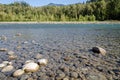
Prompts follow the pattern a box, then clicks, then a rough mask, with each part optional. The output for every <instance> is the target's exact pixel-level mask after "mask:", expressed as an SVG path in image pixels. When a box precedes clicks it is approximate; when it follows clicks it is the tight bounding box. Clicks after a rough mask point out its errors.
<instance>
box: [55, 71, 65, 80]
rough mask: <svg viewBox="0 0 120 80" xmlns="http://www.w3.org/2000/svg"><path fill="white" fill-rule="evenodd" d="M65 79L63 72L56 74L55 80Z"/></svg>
mask: <svg viewBox="0 0 120 80" xmlns="http://www.w3.org/2000/svg"><path fill="white" fill-rule="evenodd" d="M64 77H65V74H64V73H63V72H60V73H57V76H56V79H57V80H60V79H63V78H64Z"/></svg>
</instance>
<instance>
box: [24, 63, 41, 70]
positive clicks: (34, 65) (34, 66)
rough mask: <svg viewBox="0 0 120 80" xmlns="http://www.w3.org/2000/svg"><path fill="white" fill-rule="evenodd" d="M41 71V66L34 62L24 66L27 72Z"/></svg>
mask: <svg viewBox="0 0 120 80" xmlns="http://www.w3.org/2000/svg"><path fill="white" fill-rule="evenodd" d="M38 69H39V65H38V64H37V63H34V62H30V63H27V64H25V65H24V66H23V70H24V71H25V72H36V71H38Z"/></svg>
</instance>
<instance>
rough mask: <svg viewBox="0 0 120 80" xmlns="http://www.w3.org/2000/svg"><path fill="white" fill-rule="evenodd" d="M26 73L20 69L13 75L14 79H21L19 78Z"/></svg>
mask: <svg viewBox="0 0 120 80" xmlns="http://www.w3.org/2000/svg"><path fill="white" fill-rule="evenodd" d="M24 73H25V72H24V70H22V69H18V70H16V71H15V72H14V73H13V76H14V77H19V76H21V75H23V74H24Z"/></svg>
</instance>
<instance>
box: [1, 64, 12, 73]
mask: <svg viewBox="0 0 120 80" xmlns="http://www.w3.org/2000/svg"><path fill="white" fill-rule="evenodd" d="M13 68H14V67H13V66H12V65H8V66H6V67H4V68H3V69H2V70H1V72H9V71H11V70H13Z"/></svg>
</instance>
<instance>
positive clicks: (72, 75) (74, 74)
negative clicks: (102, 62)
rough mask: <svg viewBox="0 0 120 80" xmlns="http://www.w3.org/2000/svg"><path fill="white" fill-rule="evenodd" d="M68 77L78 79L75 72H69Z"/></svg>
mask: <svg viewBox="0 0 120 80" xmlns="http://www.w3.org/2000/svg"><path fill="white" fill-rule="evenodd" d="M70 76H71V77H73V78H77V77H78V73H76V72H71V73H70Z"/></svg>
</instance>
